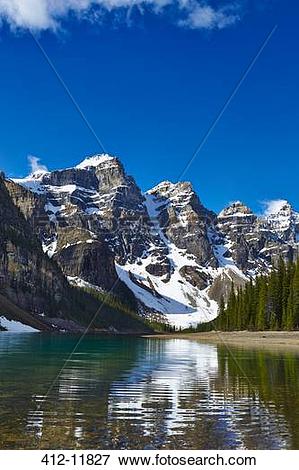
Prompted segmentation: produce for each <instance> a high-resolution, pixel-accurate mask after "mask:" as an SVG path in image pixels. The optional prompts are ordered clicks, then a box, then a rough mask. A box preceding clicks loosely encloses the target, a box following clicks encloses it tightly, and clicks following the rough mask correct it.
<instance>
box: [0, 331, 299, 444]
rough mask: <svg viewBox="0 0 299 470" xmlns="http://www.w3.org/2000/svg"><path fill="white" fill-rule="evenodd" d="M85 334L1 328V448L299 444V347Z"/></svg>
mask: <svg viewBox="0 0 299 470" xmlns="http://www.w3.org/2000/svg"><path fill="white" fill-rule="evenodd" d="M77 341H78V338H77V337H75V336H67V335H65V336H64V335H44V334H38V333H32V334H31V333H27V334H12V333H0V448H1V449H21V448H25V449H60V448H67V449H285V448H286V449H299V393H298V392H299V356H298V355H296V354H295V353H292V352H285V353H283V352H280V351H278V352H277V353H272V352H267V351H264V350H263V351H259V350H256V349H255V350H251V349H241V348H231V347H230V348H229V350H228V349H227V348H226V347H225V346H216V345H213V344H207V343H201V342H199V341H192V340H186V339H166V340H162V339H155V338H149V339H148V338H107V337H94V336H90V337H86V338H85V339H84V340H83V341H82V342H81V344H80V346H79V348H78V349H77V351H76V352H75V354H74V355H73V356H72V357H71V359H70V360H69V361H68V362H67V363H65V361H66V360H67V358H68V356H69V354H70V352H71V351H72V349H73V348H74V346H75V344H76V343H77ZM63 366H64V368H63V370H62V372H61V373H60V375H59V376H58V377H57V375H58V374H59V371H60V370H61V368H62V367H63ZM55 378H56V381H55V382H54V384H53V380H54V379H55ZM45 397H46V398H45Z"/></svg>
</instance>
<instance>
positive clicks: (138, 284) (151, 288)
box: [117, 183, 218, 328]
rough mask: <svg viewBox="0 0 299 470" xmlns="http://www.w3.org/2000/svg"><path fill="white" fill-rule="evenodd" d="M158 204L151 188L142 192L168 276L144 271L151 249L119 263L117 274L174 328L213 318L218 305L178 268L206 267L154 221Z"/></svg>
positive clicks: (150, 260) (150, 259) (185, 326)
mask: <svg viewBox="0 0 299 470" xmlns="http://www.w3.org/2000/svg"><path fill="white" fill-rule="evenodd" d="M167 185H168V183H167ZM160 189H161V188H160ZM161 205H162V206H163V203H162V204H161V201H160V200H159V199H157V198H156V197H155V196H154V195H152V194H151V192H149V193H147V194H145V206H146V208H147V211H148V214H149V217H150V219H151V220H152V221H153V229H154V230H155V231H156V232H157V233H156V234H157V236H158V237H159V238H160V240H161V241H162V243H163V244H164V246H165V247H166V248H167V252H168V255H167V258H168V260H169V262H170V265H171V274H170V278H169V279H167V278H165V277H163V276H162V277H161V276H155V275H152V274H150V273H148V272H147V270H146V266H147V265H149V264H151V262H154V261H155V260H154V259H153V258H152V255H151V252H150V250H149V251H148V253H146V254H145V255H144V257H142V258H140V259H138V260H137V261H136V262H134V263H127V264H125V266H120V265H118V266H117V273H118V276H119V277H120V279H121V280H122V281H123V282H125V284H126V285H127V286H128V287H129V288H130V289H131V290H132V291H133V292H134V294H135V296H136V297H137V298H138V299H139V300H140V301H141V302H143V303H144V304H145V305H146V306H147V307H149V308H152V309H155V310H156V311H158V312H160V313H162V314H163V315H164V316H165V317H166V319H167V321H168V323H170V324H171V325H173V326H175V327H176V328H180V327H181V328H188V327H190V326H196V325H198V324H199V323H202V322H207V321H210V320H213V319H214V318H215V317H216V316H217V311H218V305H217V303H216V302H214V301H213V300H211V299H210V298H209V296H208V293H207V289H205V290H199V289H198V288H197V287H194V286H193V285H191V284H190V283H189V282H188V281H186V279H185V278H184V277H183V276H182V275H181V274H180V269H181V268H182V267H184V266H192V267H196V268H198V269H201V270H203V271H205V268H202V267H201V266H199V265H198V264H197V262H196V259H195V257H194V256H193V255H190V254H188V253H187V252H186V250H181V249H179V248H177V247H176V246H175V245H174V244H173V243H171V242H170V241H169V239H168V238H167V237H166V235H165V234H164V232H163V228H161V227H160V226H159V225H158V224H157V223H156V221H157V217H158V212H159V210H160V208H161ZM206 269H208V268H206Z"/></svg>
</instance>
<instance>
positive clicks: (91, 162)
mask: <svg viewBox="0 0 299 470" xmlns="http://www.w3.org/2000/svg"><path fill="white" fill-rule="evenodd" d="M114 159H115V157H112V156H111V155H108V154H107V153H103V154H99V155H93V156H91V157H87V158H85V159H84V160H83V161H82V162H81V163H79V164H78V165H76V167H75V168H78V169H81V170H82V169H85V168H91V167H97V166H99V165H100V164H102V163H105V162H109V161H111V160H114Z"/></svg>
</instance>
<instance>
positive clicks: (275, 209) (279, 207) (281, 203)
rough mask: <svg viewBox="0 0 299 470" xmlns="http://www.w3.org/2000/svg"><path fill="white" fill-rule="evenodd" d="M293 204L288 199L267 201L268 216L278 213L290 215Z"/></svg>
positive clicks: (266, 213)
mask: <svg viewBox="0 0 299 470" xmlns="http://www.w3.org/2000/svg"><path fill="white" fill-rule="evenodd" d="M292 210H293V209H292V206H291V204H290V203H289V202H288V201H287V200H286V199H276V200H273V201H267V202H266V211H265V215H266V217H269V216H274V215H277V214H284V215H290V213H291V212H292Z"/></svg>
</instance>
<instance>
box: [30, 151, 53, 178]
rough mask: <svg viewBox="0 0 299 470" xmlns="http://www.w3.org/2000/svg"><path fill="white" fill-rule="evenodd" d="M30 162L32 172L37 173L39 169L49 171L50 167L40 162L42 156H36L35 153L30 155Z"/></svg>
mask: <svg viewBox="0 0 299 470" xmlns="http://www.w3.org/2000/svg"><path fill="white" fill-rule="evenodd" d="M28 163H29V166H30V170H31V174H33V173H36V172H38V171H48V168H47V167H46V166H45V165H42V164H41V163H40V158H38V157H35V156H34V155H28Z"/></svg>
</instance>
